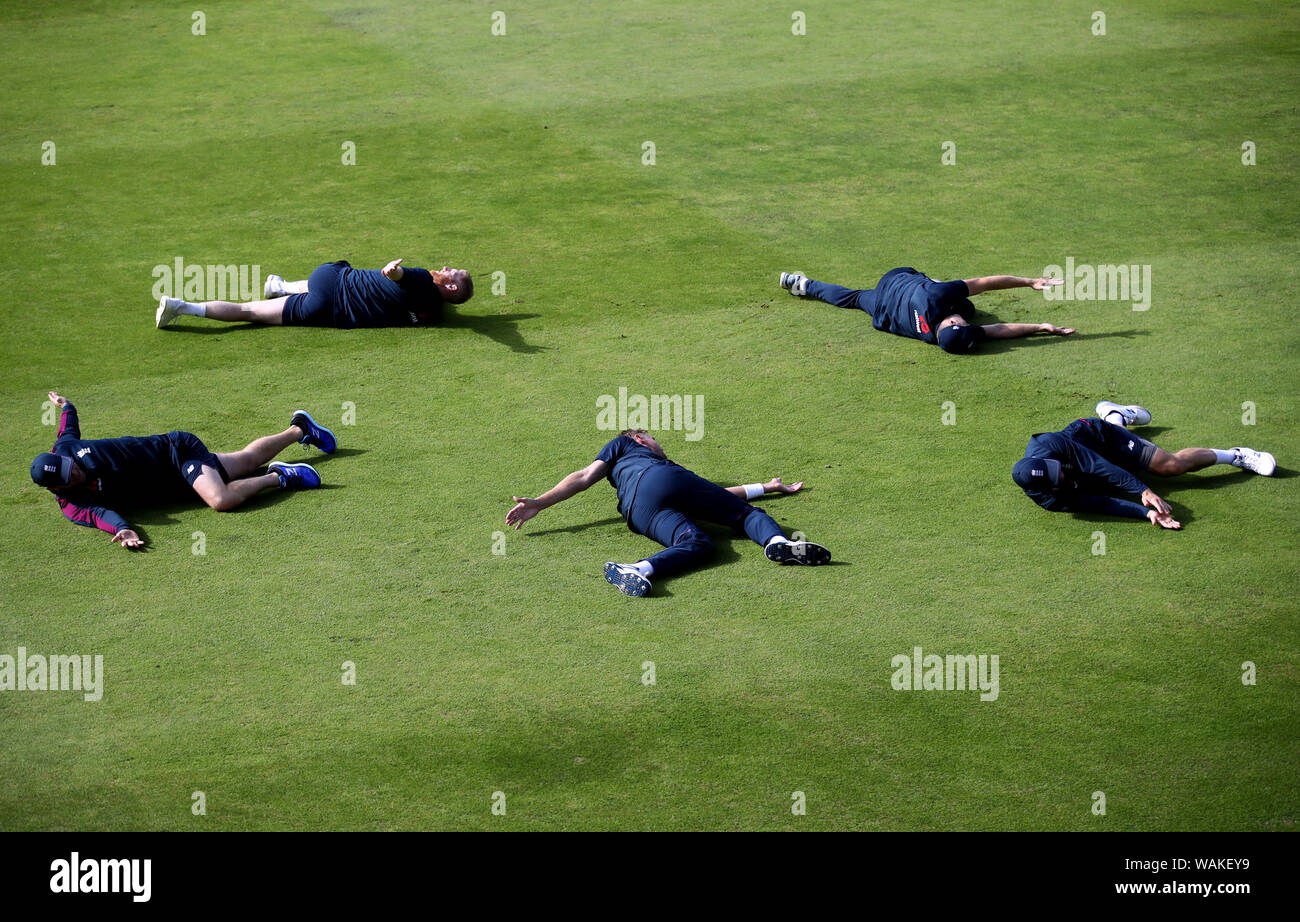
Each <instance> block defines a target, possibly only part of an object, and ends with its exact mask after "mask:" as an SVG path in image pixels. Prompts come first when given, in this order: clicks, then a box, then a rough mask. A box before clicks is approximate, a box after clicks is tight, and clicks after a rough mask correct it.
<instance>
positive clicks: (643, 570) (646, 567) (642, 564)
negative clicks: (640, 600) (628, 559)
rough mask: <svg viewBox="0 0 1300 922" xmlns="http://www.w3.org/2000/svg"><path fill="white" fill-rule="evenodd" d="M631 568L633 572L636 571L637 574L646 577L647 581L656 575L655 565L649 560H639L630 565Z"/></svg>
mask: <svg viewBox="0 0 1300 922" xmlns="http://www.w3.org/2000/svg"><path fill="white" fill-rule="evenodd" d="M629 566H630V567H631V568H632V569H633V570H636V572H638V573H640V574H641V575H642V576H644V577H645V578H646V579H649V578H650V577H652V576H654V573H655V568H654V565H653V564H651V563H650V561H648V560H638V561H637V562H636V563H634V564H629Z"/></svg>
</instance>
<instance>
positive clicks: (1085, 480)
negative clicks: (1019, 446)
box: [1025, 432, 1147, 519]
mask: <svg viewBox="0 0 1300 922" xmlns="http://www.w3.org/2000/svg"><path fill="white" fill-rule="evenodd" d="M1025 457H1026V458H1053V459H1055V460H1057V461H1060V462H1061V464H1062V466H1064V467H1065V468H1066V471H1065V476H1066V477H1067V478H1069V480H1070V481H1071V484H1070V485H1063V486H1061V487H1058V488H1057V489H1055V490H1053V491H1051V492H1050V493H1043V492H1040V491H1037V490H1025V495H1026V496H1028V497H1029V498H1030V499H1032V500H1033V501H1034V502H1036V503H1038V505H1040V506H1042V507H1043V508H1044V509H1049V510H1051V511H1053V512H1084V513H1088V512H1093V513H1101V514H1105V515H1119V516H1125V517H1126V518H1134V519H1145V518H1146V517H1147V509H1146V507H1145V506H1143V505H1142V504H1141V503H1135V502H1132V501H1130V500H1125V499H1119V498H1118V497H1115V496H1107V495H1104V494H1100V493H1097V492H1095V491H1097V490H1106V489H1110V490H1112V491H1113V490H1119V491H1121V492H1124V493H1131V494H1133V495H1135V496H1137V495H1141V494H1142V493H1143V492H1144V491H1145V490H1146V489H1147V485H1146V484H1145V483H1143V482H1142V481H1141V480H1139V479H1138V478H1137V477H1135V476H1134V475H1133V474H1131V473H1129V472H1128V471H1126V470H1124V468H1122V467H1120V466H1119V465H1117V464H1112V463H1111V462H1110V461H1107V460H1106V459H1105V458H1104V457H1102V456H1101V455H1100V454H1098V453H1097V452H1096V451H1094V450H1093V449H1091V448H1089V447H1088V446H1087V445H1083V444H1080V443H1079V442H1076V441H1075V440H1074V439H1071V438H1069V437H1068V436H1066V435H1065V434H1064V433H1062V432H1039V433H1036V434H1035V435H1034V436H1033V437H1032V438H1030V440H1029V444H1028V445H1027V446H1026V447H1025Z"/></svg>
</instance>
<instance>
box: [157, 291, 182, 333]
mask: <svg viewBox="0 0 1300 922" xmlns="http://www.w3.org/2000/svg"><path fill="white" fill-rule="evenodd" d="M181 303H182V302H181V300H180V299H179V298H159V299H158V312H157V313H156V314H154V315H153V325H154V326H156V327H157V328H158V329H160V330H161V329H163V328H164V327H169V326H171V323H172V321H173V320H175V319H176V318H177V317H178V316H180V305H181Z"/></svg>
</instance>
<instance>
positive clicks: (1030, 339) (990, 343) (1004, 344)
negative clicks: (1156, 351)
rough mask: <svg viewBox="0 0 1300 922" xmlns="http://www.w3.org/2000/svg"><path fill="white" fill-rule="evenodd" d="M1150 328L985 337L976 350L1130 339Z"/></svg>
mask: <svg viewBox="0 0 1300 922" xmlns="http://www.w3.org/2000/svg"><path fill="white" fill-rule="evenodd" d="M1150 335H1151V331H1150V330H1114V331H1112V332H1110V333H1071V334H1070V335H1069V336H1047V335H1041V334H1039V335H1034V336H1022V337H1020V338H1018V339H986V340H984V342H983V343H981V344H980V346H979V349H978V350H977V351H978V352H982V353H985V354H987V355H1000V354H1001V353H1003V352H1007V351H1009V350H1011V349H1024V348H1026V347H1027V346H1045V345H1048V344H1053V345H1060V344H1062V343H1068V342H1074V341H1076V340H1080V339H1109V338H1111V337H1120V338H1121V339H1131V338H1132V337H1134V336H1150Z"/></svg>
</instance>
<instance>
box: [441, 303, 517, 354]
mask: <svg viewBox="0 0 1300 922" xmlns="http://www.w3.org/2000/svg"><path fill="white" fill-rule="evenodd" d="M540 316H541V314H482V315H478V314H461V313H459V312H457V311H456V310H454V309H453V308H452V307H451V305H446V306H444V308H443V314H442V320H441V321H439V323H438V324H437V326H441V327H459V328H462V329H469V330H473V331H474V332H475V333H479V334H481V335H483V336H486V337H487V338H488V339H490V340H492V341H493V342H498V343H500V344H501V345H503V346H506V347H508V348H509V349H510V350H511V351H512V352H522V353H525V354H530V353H534V352H541V351H543V350H542V349H541V347H539V346H532V345H529V344H528V343H527V342H526V341H525V340H524V337H523V334H521V333H520V332H519V321H521V320H532V319H533V318H534V317H540Z"/></svg>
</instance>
